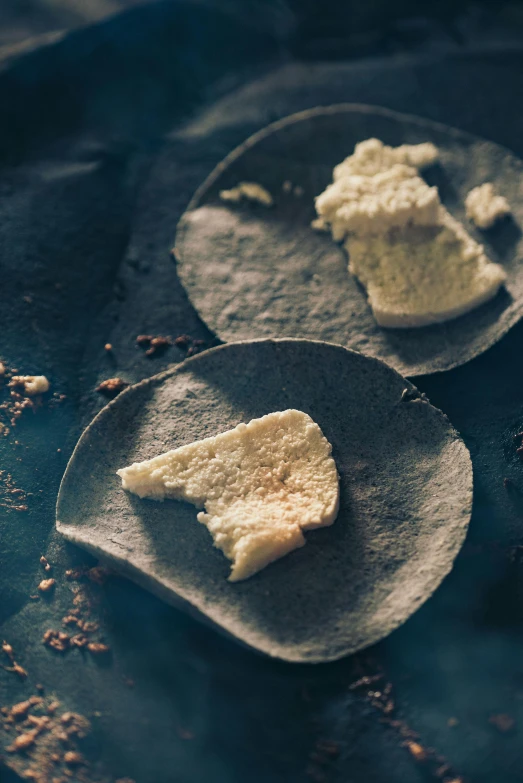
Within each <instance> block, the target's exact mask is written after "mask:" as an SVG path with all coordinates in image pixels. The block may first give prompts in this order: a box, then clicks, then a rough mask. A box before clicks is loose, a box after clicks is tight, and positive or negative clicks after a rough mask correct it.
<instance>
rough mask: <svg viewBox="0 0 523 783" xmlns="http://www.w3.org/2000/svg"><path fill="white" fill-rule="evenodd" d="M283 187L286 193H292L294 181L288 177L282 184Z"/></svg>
mask: <svg viewBox="0 0 523 783" xmlns="http://www.w3.org/2000/svg"><path fill="white" fill-rule="evenodd" d="M281 189H282V190H283V192H284V193H290V192H291V190H292V182H291V181H290V179H286V180H285V182H284V183H283V184H282V186H281Z"/></svg>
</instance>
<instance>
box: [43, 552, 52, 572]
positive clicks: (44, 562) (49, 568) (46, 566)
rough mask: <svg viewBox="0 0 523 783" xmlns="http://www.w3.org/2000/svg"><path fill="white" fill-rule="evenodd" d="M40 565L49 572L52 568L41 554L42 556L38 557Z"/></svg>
mask: <svg viewBox="0 0 523 783" xmlns="http://www.w3.org/2000/svg"><path fill="white" fill-rule="evenodd" d="M40 565H41V566H43V569H44V571H48V572H49V571H50V570H51V568H52V566H51V565H50V563H49V562H48V560H47V558H46V557H44V555H42V557H41V558H40Z"/></svg>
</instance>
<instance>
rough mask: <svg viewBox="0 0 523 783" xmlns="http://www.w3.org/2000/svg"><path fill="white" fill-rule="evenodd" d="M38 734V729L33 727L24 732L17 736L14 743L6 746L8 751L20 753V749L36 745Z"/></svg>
mask: <svg viewBox="0 0 523 783" xmlns="http://www.w3.org/2000/svg"><path fill="white" fill-rule="evenodd" d="M36 736H37V733H36V729H33V731H27V732H25V733H24V734H19V735H18V737H16V738H15V740H14V742H13V743H12V745H10V746H9V747H8V748H6V750H7V752H8V753H18V751H20V750H27V748H30V747H31V745H34V742H35V738H36Z"/></svg>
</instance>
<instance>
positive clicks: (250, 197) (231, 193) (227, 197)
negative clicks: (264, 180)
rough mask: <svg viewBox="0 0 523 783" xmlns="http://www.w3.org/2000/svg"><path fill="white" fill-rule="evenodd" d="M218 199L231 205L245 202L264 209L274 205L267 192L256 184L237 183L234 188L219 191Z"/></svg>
mask: <svg viewBox="0 0 523 783" xmlns="http://www.w3.org/2000/svg"><path fill="white" fill-rule="evenodd" d="M220 198H221V200H222V201H229V202H232V203H233V204H238V203H239V202H240V201H243V200H245V201H252V202H255V203H258V204H263V206H265V207H272V205H273V203H274V202H273V198H272V196H271V194H270V193H269V191H268V190H266V189H265V188H264V187H263V185H260V184H259V183H258V182H239V183H238V185H236V187H235V188H230V190H220Z"/></svg>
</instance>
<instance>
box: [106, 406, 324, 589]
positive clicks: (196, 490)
mask: <svg viewBox="0 0 523 783" xmlns="http://www.w3.org/2000/svg"><path fill="white" fill-rule="evenodd" d="M117 472H118V475H119V476H120V477H121V479H122V486H123V488H124V489H127V490H130V491H131V492H133V493H134V494H136V495H138V496H139V497H141V498H152V499H154V500H164V499H165V498H174V499H178V500H186V501H188V502H189V503H193V504H194V505H195V506H196V507H197V508H201V509H204V510H203V511H201V512H200V513H199V514H198V520H199V521H200V522H202V523H203V524H204V525H206V526H207V528H208V529H209V531H210V533H211V535H212V537H213V539H214V545H215V546H216V547H218V548H219V549H221V550H222V552H223V553H224V554H225V556H226V557H227V558H229V560H231V561H232V570H231V575H230V577H229V579H230V581H233V582H236V581H239V580H241V579H246V578H247V577H249V576H252V575H253V574H255V573H256V572H257V571H259V570H260V569H262V568H264V567H265V566H266V565H268V564H269V563H271V562H272V561H273V560H277V559H278V558H280V557H283V555H286V554H287V553H288V552H291V551H292V550H293V549H296V548H297V547H301V546H303V545H304V544H305V538H304V535H303V531H304V530H312V529H313V528H316V527H323V526H327V525H331V524H332V523H333V522H334V520H335V519H336V515H337V513H338V504H339V482H338V474H337V471H336V465H335V462H334V460H333V458H332V456H331V446H330V444H329V442H328V441H327V439H326V438H325V436H324V435H323V433H322V431H321V429H320V428H319V427H318V425H317V424H316V423H315V422H314V421H313V420H312V419H311V418H310V416H308V415H307V414H306V413H302V412H301V411H297V410H286V411H282V412H277V413H269V414H268V415H266V416H262V417H261V418H260V419H253V420H252V421H250V422H249V423H248V424H239V425H238V426H237V427H235V428H234V429H233V430H229V431H228V432H224V433H222V434H220V435H216V436H215V437H211V438H205V440H201V441H196V442H195V443H190V444H188V445H186V446H181V447H180V448H178V449H174V450H173V451H168V452H166V453H165V454H161V455H159V456H158V457H154V458H153V459H149V460H146V461H144V462H135V463H134V464H133V465H131V466H129V467H127V468H123V469H122V470H119V471H117Z"/></svg>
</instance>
